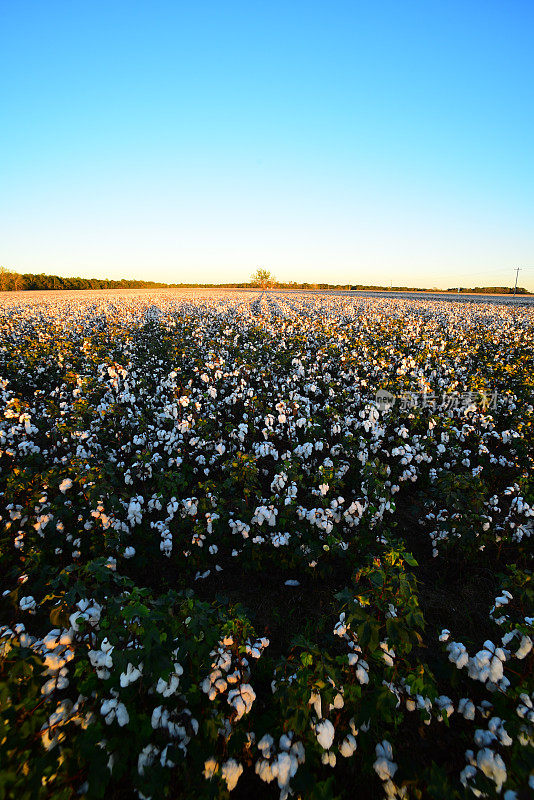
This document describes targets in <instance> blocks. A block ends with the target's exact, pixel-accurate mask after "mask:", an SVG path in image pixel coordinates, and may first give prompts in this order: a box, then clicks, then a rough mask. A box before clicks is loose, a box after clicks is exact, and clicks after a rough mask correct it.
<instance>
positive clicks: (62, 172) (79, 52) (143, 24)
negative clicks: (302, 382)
mask: <svg viewBox="0 0 534 800" xmlns="http://www.w3.org/2000/svg"><path fill="white" fill-rule="evenodd" d="M533 32H534V3H532V2H531V0H522V1H519V0H507V1H506V2H505V0H498V1H497V0H461V1H458V0H448V2H439V1H438V0H402V1H401V2H399V0H387V1H383V2H380V0H378V1H377V2H373V3H371V2H355V0H352V2H336V0H333V2H331V3H328V4H327V3H324V2H322V3H318V2H313V1H311V0H309V1H308V2H301V0H295V2H292V3H285V2H278V0H272V1H271V2H269V3H265V2H254V3H249V2H247V3H245V2H232V1H231V0H230V2H226V3H220V2H199V3H195V4H193V3H183V2H171V1H170V0H169V1H165V0H151V2H144V1H143V0H141V1H140V2H134V1H133V0H129V2H123V1H122V0H116V2H113V0H106V2H100V0H92V2H90V3H77V2H72V0H70V1H69V2H63V1H62V2H55V1H54V0H47V2H42V0H28V2H22V3H20V2H19V3H9V2H7V1H6V0H4V2H3V3H1V4H0V62H1V77H0V99H1V103H0V108H1V112H0V114H1V119H2V122H1V125H0V264H2V265H3V266H5V267H8V268H11V269H14V270H17V271H20V272H47V273H51V274H57V275H79V276H91V277H101V278H121V277H129V278H143V279H151V280H161V281H169V282H174V281H176V282H180V281H187V282H196V281H198V282H202V281H205V282H219V281H220V282H224V281H243V280H246V279H247V278H248V277H249V276H250V275H251V273H252V272H253V271H254V270H255V269H256V267H257V266H259V265H261V266H265V267H267V268H268V269H270V270H271V271H272V272H273V273H274V274H275V276H276V277H277V278H278V279H280V280H296V281H309V282H329V283H363V284H377V283H380V284H383V285H389V284H390V283H393V285H411V286H426V287H433V286H436V287H442V288H444V287H449V286H456V285H462V286H475V285H479V286H482V285H486V286H488V285H513V281H514V279H515V272H514V269H515V267H518V266H519V267H523V272H521V273H520V274H519V285H521V286H526V287H527V288H529V289H531V290H534V47H533V46H532V42H533Z"/></svg>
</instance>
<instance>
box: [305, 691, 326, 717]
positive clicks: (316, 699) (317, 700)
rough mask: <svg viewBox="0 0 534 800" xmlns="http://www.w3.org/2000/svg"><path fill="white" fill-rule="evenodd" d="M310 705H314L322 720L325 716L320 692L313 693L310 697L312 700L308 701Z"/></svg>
mask: <svg viewBox="0 0 534 800" xmlns="http://www.w3.org/2000/svg"><path fill="white" fill-rule="evenodd" d="M308 705H312V706H313V708H314V710H315V713H316V714H317V716H318V717H319V719H321V717H322V716H323V714H322V708H321V693H320V692H312V693H311V695H310V699H309V700H308Z"/></svg>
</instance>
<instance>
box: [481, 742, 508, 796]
mask: <svg viewBox="0 0 534 800" xmlns="http://www.w3.org/2000/svg"><path fill="white" fill-rule="evenodd" d="M477 767H478V768H479V770H481V772H483V773H484V775H486V777H487V778H490V779H491V780H493V781H494V783H495V785H496V789H497V793H499V792H500V791H501V789H502V785H503V783H504V782H505V781H506V777H507V774H506V766H505V764H504V761H503V760H502V758H501V756H500V755H498V754H495V753H494V752H493V750H490V749H489V748H488V747H484V748H483V749H482V750H479V751H478V753H477Z"/></svg>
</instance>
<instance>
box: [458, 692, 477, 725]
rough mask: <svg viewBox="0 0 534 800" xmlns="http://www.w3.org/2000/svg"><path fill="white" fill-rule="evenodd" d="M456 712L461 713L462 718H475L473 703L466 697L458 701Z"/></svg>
mask: <svg viewBox="0 0 534 800" xmlns="http://www.w3.org/2000/svg"><path fill="white" fill-rule="evenodd" d="M458 713H459V714H461V715H462V716H463V717H464V719H471V720H473V719H474V718H475V706H474V703H472V702H471V700H469V698H468V697H462V699H461V700H460V701H459V703H458Z"/></svg>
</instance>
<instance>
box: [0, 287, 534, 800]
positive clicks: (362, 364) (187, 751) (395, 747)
mask: <svg viewBox="0 0 534 800" xmlns="http://www.w3.org/2000/svg"><path fill="white" fill-rule="evenodd" d="M533 332H534V306H532V305H530V306H529V305H528V304H525V305H521V304H516V305H511V304H504V303H502V304H500V303H491V304H490V303H487V302H484V301H481V302H462V303H457V302H450V301H448V300H439V299H436V300H434V299H423V298H420V297H417V298H414V299H411V298H406V297H404V298H395V297H385V298H380V297H361V296H360V297H358V296H351V295H349V294H346V295H335V294H316V295H314V294H298V293H282V292H280V293H276V292H267V293H264V294H262V293H260V292H241V293H239V292H229V291H227V292H213V291H212V292H210V291H206V292H204V293H203V292H193V291H189V292H187V291H184V292H181V293H173V292H154V293H149V292H144V293H143V292H138V293H136V292H129V293H123V294H120V293H108V294H106V293H99V294H97V293H95V294H89V293H87V294H85V293H84V294H83V295H78V296H77V295H76V293H73V294H64V295H62V294H61V293H57V294H50V295H46V294H42V295H40V296H38V297H34V298H33V299H32V296H31V295H24V296H15V297H12V298H10V297H9V296H6V297H4V298H3V299H2V300H1V304H0V388H1V403H2V416H1V420H0V464H1V486H0V491H1V501H0V513H1V526H2V534H1V539H0V583H1V585H0V594H1V597H0V765H1V766H0V799H1V798H49V797H53V798H70V797H82V798H84V797H87V798H101V797H106V798H130V797H131V798H136V797H137V798H141V800H147V798H153V800H158V799H159V798H165V797H168V798H192V797H195V798H196V797H198V798H215V797H217V798H218V797H221V798H225V797H229V796H231V797H232V798H249V797H252V796H257V797H258V798H280V800H286V798H288V797H291V796H292V797H294V798H303V800H304V798H306V799H307V798H314V799H315V800H319V798H332V800H333V799H334V798H353V797H361V798H380V797H385V798H396V797H398V798H427V797H431V798H445V797H447V798H469V797H497V796H499V797H503V798H504V799H505V800H514V799H515V798H526V797H528V796H531V794H532V793H533V792H534V681H533V668H534V652H533V637H534V633H533V628H534V602H533V600H534V584H533V580H532V535H533V533H534V481H533V478H532V465H533V464H532V461H533V452H534V447H533V444H534V425H533V423H534V406H533V404H534V400H533V397H534V394H533V388H534V370H533V364H534V337H533Z"/></svg>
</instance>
